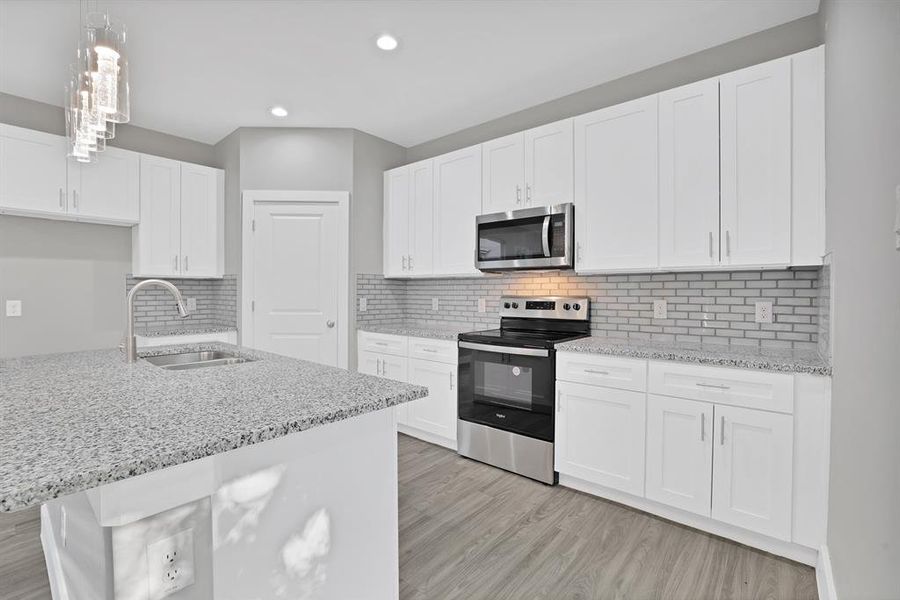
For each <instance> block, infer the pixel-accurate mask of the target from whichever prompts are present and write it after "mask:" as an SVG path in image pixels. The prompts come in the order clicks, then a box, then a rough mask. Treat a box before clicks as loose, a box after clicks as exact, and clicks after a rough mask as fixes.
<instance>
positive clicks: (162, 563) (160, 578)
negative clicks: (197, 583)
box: [147, 529, 194, 600]
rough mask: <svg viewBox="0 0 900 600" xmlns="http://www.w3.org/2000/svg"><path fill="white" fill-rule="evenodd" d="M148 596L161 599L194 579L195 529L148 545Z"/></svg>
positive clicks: (153, 599) (151, 598)
mask: <svg viewBox="0 0 900 600" xmlns="http://www.w3.org/2000/svg"><path fill="white" fill-rule="evenodd" d="M147 577H148V582H147V583H148V588H149V591H150V594H149V596H148V598H149V600H161V599H162V598H165V597H166V596H169V595H171V594H173V593H175V592H177V591H178V590H183V589H184V588H186V587H188V586H189V585H193V583H194V530H193V529H186V530H184V531H181V532H179V533H176V534H175V535H173V536H172V537H168V538H165V539H162V540H159V541H156V542H153V543H152V544H149V545H148V546H147Z"/></svg>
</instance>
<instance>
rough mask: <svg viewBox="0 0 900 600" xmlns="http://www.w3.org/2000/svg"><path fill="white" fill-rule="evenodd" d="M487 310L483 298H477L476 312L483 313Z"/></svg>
mask: <svg viewBox="0 0 900 600" xmlns="http://www.w3.org/2000/svg"><path fill="white" fill-rule="evenodd" d="M485 311H487V302H486V301H485V299H484V298H479V299H478V312H480V313H483V312H485Z"/></svg>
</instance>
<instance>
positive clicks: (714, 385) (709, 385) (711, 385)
mask: <svg viewBox="0 0 900 600" xmlns="http://www.w3.org/2000/svg"><path fill="white" fill-rule="evenodd" d="M696 385H697V387H704V388H712V389H714V390H730V389H731V388H730V387H729V386H727V385H722V384H719V383H703V382H702V381H698V382H697V383H696Z"/></svg>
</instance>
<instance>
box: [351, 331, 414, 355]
mask: <svg viewBox="0 0 900 600" xmlns="http://www.w3.org/2000/svg"><path fill="white" fill-rule="evenodd" d="M358 339H359V349H360V350H365V351H367V352H378V353H379V354H393V355H394V356H406V350H407V338H406V336H404V335H390V334H387V333H372V332H370V331H360V332H359V338H358Z"/></svg>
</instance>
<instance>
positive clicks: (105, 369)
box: [0, 343, 427, 600]
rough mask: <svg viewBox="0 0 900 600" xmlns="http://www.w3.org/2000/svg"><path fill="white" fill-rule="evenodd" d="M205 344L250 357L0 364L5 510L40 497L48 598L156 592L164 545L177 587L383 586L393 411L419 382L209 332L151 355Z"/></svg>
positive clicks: (389, 558) (418, 393) (314, 593)
mask: <svg viewBox="0 0 900 600" xmlns="http://www.w3.org/2000/svg"><path fill="white" fill-rule="evenodd" d="M201 349H205V350H220V351H228V352H232V353H235V354H237V355H239V356H240V357H242V358H245V359H248V362H243V363H241V364H231V365H222V366H215V367H207V368H199V369H192V370H183V371H177V370H176V371H172V370H165V369H162V368H160V367H158V366H155V365H152V364H150V363H148V362H147V361H145V360H139V361H138V362H137V363H134V364H126V363H125V361H124V358H123V356H122V354H121V353H120V352H119V351H117V350H102V351H93V352H76V353H67V354H57V355H47V356H34V357H24V358H18V359H6V360H3V361H0V407H2V411H0V455H2V456H3V461H2V462H0V511H3V512H8V511H14V510H20V509H24V508H27V507H30V506H35V505H38V504H40V505H42V531H41V538H42V542H43V545H44V549H45V553H46V555H47V563H48V571H49V572H50V577H51V586H52V587H53V588H54V596H55V597H59V598H63V597H68V598H72V599H73V600H74V599H78V598H110V599H111V598H135V599H138V598H141V599H144V598H146V599H148V600H150V599H152V598H157V597H163V596H162V595H161V594H164V593H168V592H169V591H171V589H172V586H173V585H175V584H173V583H171V579H168V576H169V575H170V574H171V571H167V568H168V567H161V566H160V564H159V563H160V561H162V560H163V558H162V557H164V556H167V555H168V551H169V550H170V549H172V548H176V547H177V548H181V549H182V553H181V554H180V555H179V558H178V561H179V562H178V564H179V565H181V569H180V570H179V571H178V574H177V575H175V580H177V581H178V584H179V585H182V584H184V585H185V587H184V589H181V590H180V591H175V593H174V594H173V595H172V596H170V597H174V598H178V599H187V598H191V599H194V598H197V599H200V598H213V597H215V598H217V599H218V598H224V599H228V598H235V599H237V598H251V597H252V598H283V597H289V598H298V597H317V598H349V597H367V598H393V597H396V594H397V591H396V590H397V489H396V478H397V473H396V435H395V420H394V414H393V409H392V407H393V406H395V405H397V404H400V403H403V402H407V401H410V400H414V399H417V398H421V397H423V396H425V395H426V394H427V390H426V389H425V388H422V387H419V386H412V385H407V384H402V383H398V382H392V381H389V380H385V379H379V378H375V377H369V376H365V375H359V374H353V373H349V372H347V371H345V370H342V369H337V368H332V367H327V366H323V365H318V364H313V363H309V362H305V361H298V360H293V359H290V358H286V357H282V356H277V355H273V354H268V353H262V352H257V351H251V350H247V349H243V348H238V347H235V346H230V345H227V344H221V343H217V344H200V345H193V346H191V347H177V348H175V347H164V348H153V349H152V350H150V351H149V352H148V353H151V354H156V355H159V354H166V353H172V352H183V351H188V350H201ZM144 354H147V353H142V355H144ZM359 489H365V490H366V493H365V494H362V495H361V494H359V493H358V490H359ZM185 531H188V532H190V535H189V536H187V538H190V539H188V540H187V541H186V537H185V536H183V535H182V534H183V532H185ZM159 542H162V545H159ZM186 553H187V554H186ZM167 586H168V587H167ZM0 591H2V590H0ZM0 595H2V594H0Z"/></svg>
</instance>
